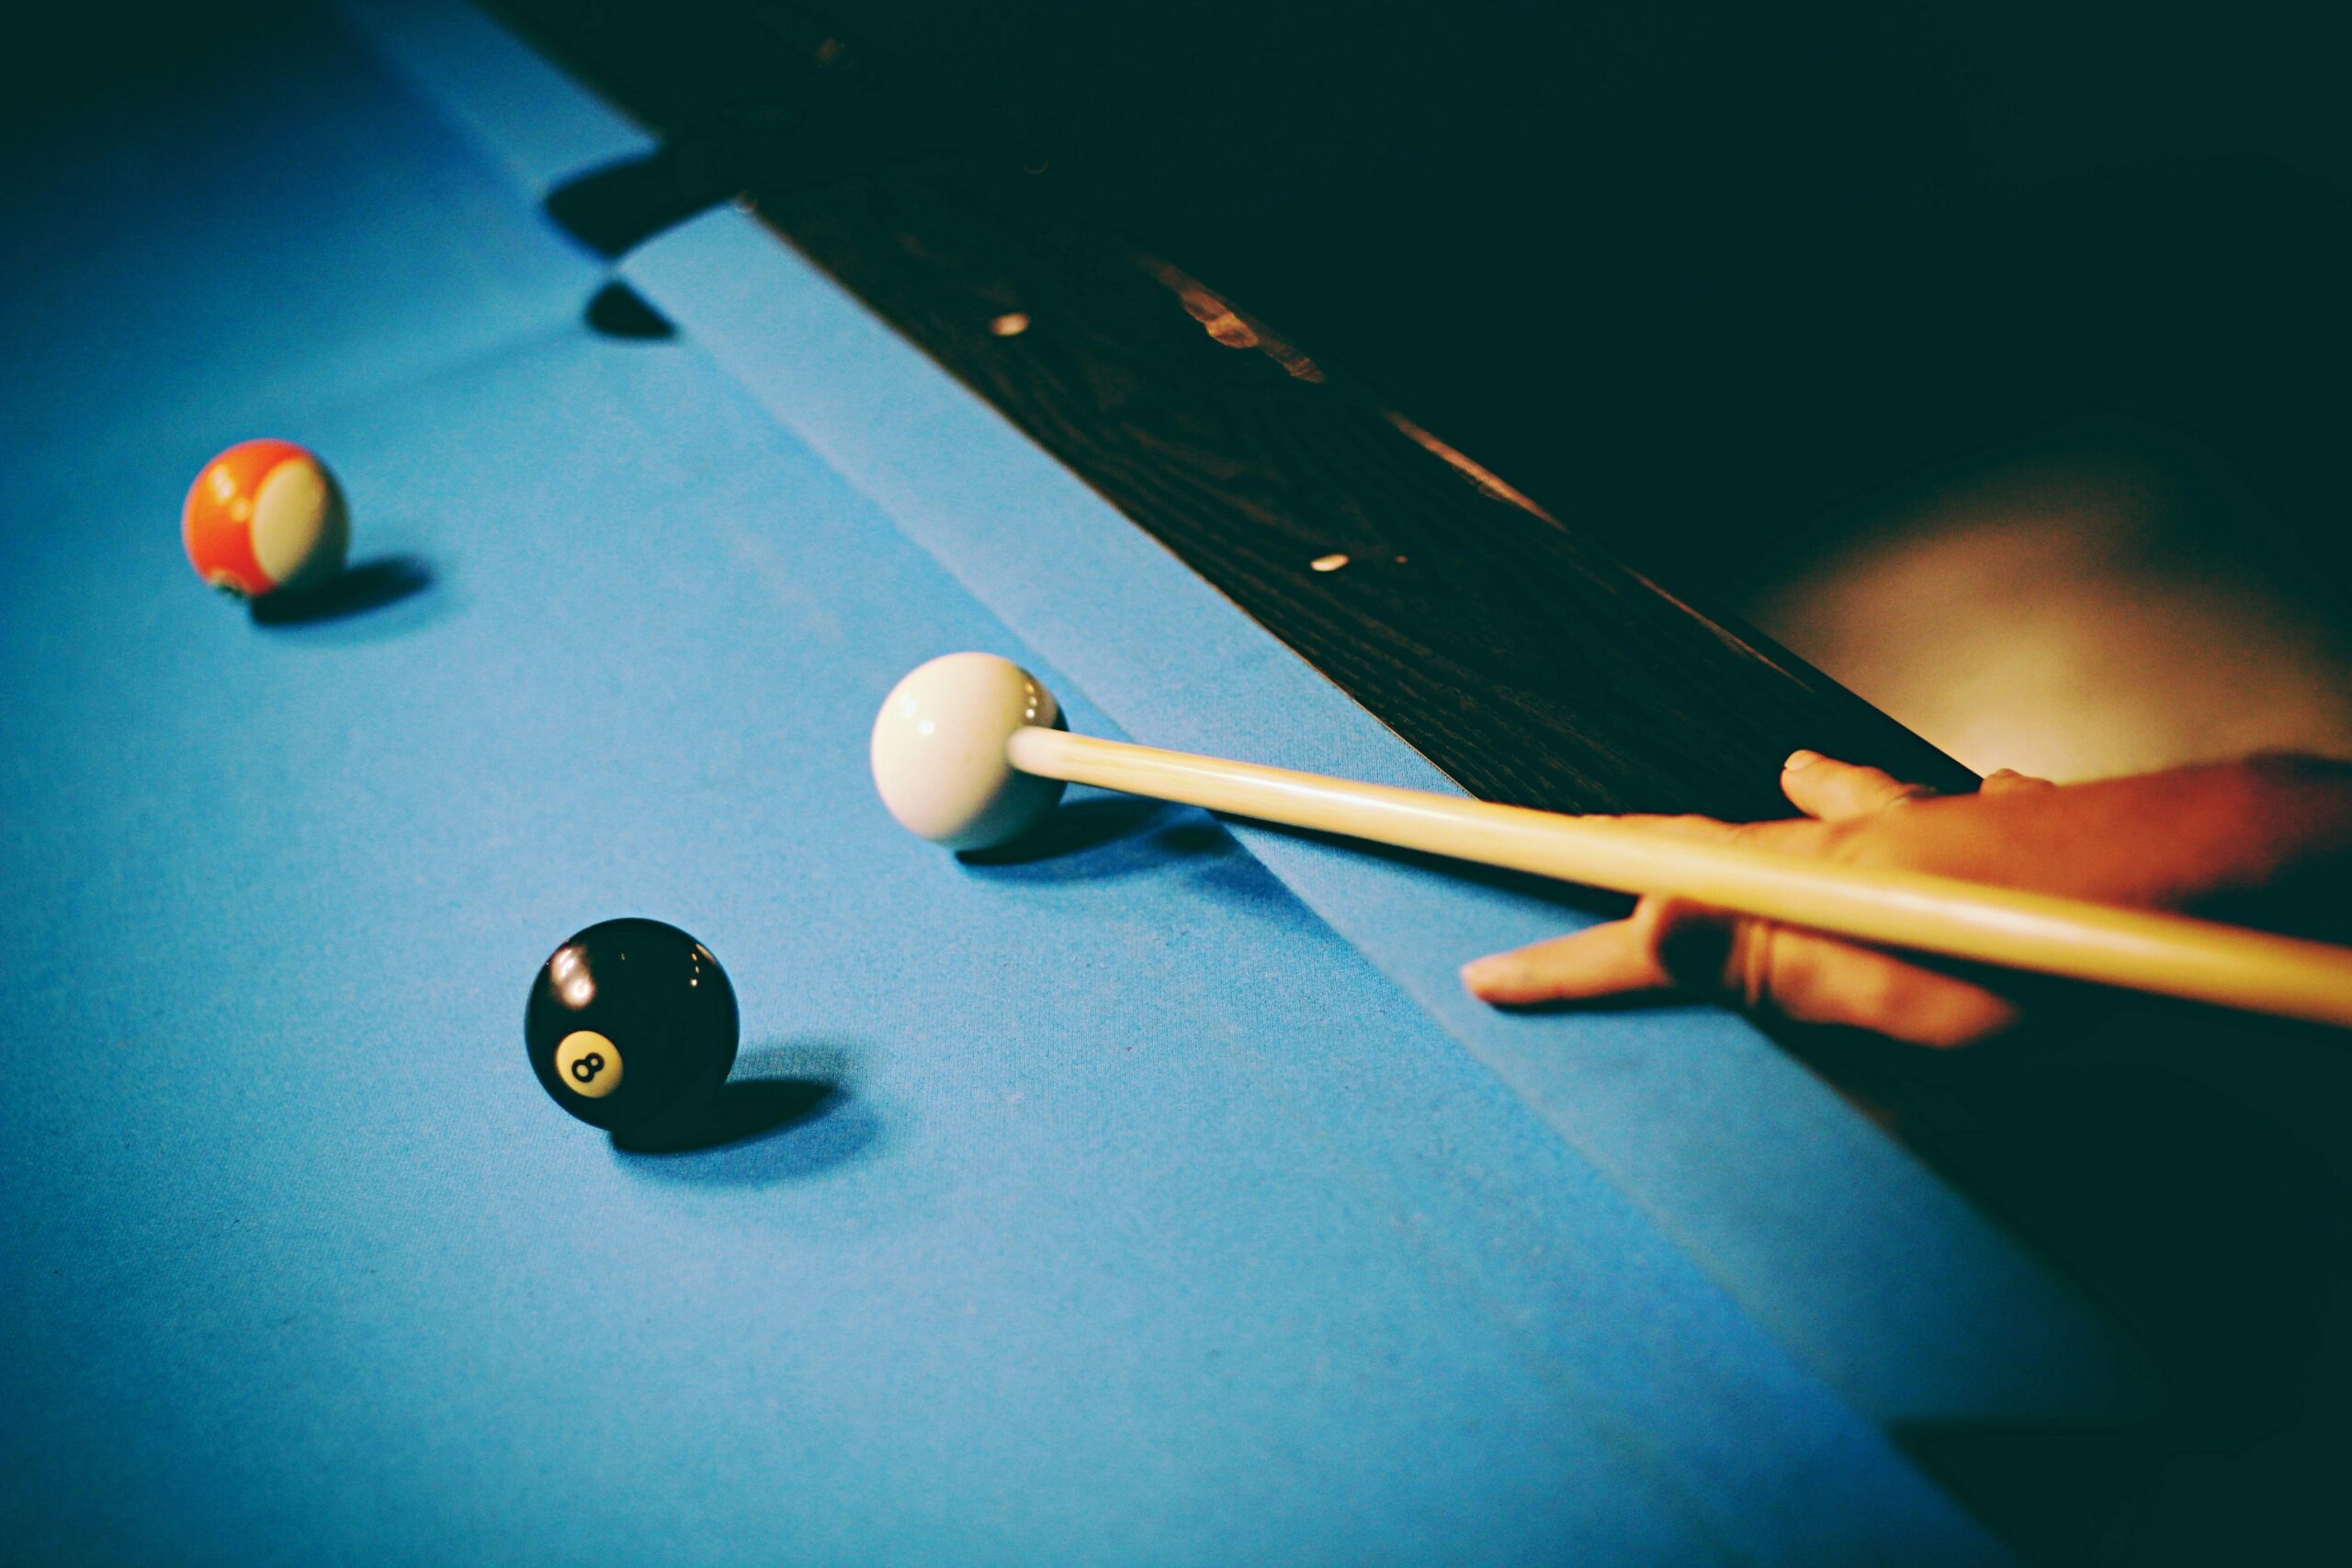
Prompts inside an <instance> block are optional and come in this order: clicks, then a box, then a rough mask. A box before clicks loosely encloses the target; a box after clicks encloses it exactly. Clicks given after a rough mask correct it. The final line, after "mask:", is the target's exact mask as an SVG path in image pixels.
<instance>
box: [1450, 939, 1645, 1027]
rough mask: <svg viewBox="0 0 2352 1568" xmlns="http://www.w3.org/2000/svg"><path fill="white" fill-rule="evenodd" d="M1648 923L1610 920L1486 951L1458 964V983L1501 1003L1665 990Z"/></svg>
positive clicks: (1586, 999) (1563, 999) (1585, 997)
mask: <svg viewBox="0 0 2352 1568" xmlns="http://www.w3.org/2000/svg"><path fill="white" fill-rule="evenodd" d="M1654 923H1655V922H1653V921H1650V920H1645V919H1642V918H1640V917H1639V916H1636V917H1635V918H1634V919H1623V920H1611V922H1609V923H1608V924H1607V925H1601V926H1593V927H1590V928H1589V929H1588V930H1585V931H1576V932H1573V933H1571V934H1569V935H1567V936H1561V937H1554V938H1552V939H1551V940H1550V941H1549V942H1535V943H1532V944H1531V945H1529V946H1527V947H1521V948H1514V949H1512V950H1511V951H1510V952H1509V953H1492V954H1489V955H1488V956H1487V957H1485V958H1481V959H1478V960H1476V962H1474V963H1470V964H1464V965H1463V966H1462V983H1463V985H1464V987H1468V989H1469V992H1470V994H1471V995H1472V996H1474V997H1476V998H1478V999H1479V1000H1480V1001H1486V1002H1496V1003H1499V1004H1501V1005H1503V1006H1507V1007H1510V1006H1525V1005H1526V1004H1528V1003H1531V1002H1566V1001H1589V1000H1590V999H1591V998H1595V997H1614V996H1623V995H1625V994H1627V993H1629V992H1636V991H1658V990H1665V989H1668V988H1669V987H1672V986H1673V984H1674V979H1673V976H1670V975H1668V973H1667V971H1666V968H1665V965H1664V964H1661V963H1660V962H1659V961H1658V953H1657V941H1656V933H1655V932H1654V931H1653V930H1652V929H1651V928H1652V926H1653V925H1654Z"/></svg>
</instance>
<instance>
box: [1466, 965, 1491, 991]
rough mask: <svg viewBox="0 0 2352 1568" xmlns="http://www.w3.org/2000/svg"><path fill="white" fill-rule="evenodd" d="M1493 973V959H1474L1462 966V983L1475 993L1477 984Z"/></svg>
mask: <svg viewBox="0 0 2352 1568" xmlns="http://www.w3.org/2000/svg"><path fill="white" fill-rule="evenodd" d="M1494 972H1495V961H1494V960H1493V959H1491V958H1474V959H1472V960H1471V961H1470V962H1469V963H1467V964H1464V965H1463V966H1462V983H1463V984H1464V986H1467V987H1470V989H1472V990H1474V991H1475V990H1476V989H1477V988H1478V982H1479V981H1480V980H1482V979H1484V978H1486V977H1487V976H1489V975H1491V974H1493V973H1494Z"/></svg>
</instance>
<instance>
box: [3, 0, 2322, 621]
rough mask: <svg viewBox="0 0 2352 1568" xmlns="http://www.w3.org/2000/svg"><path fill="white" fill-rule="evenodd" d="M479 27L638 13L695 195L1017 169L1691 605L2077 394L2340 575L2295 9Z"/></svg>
mask: <svg viewBox="0 0 2352 1568" xmlns="http://www.w3.org/2000/svg"><path fill="white" fill-rule="evenodd" d="M281 9H283V7H281V6H272V5H266V4H252V3H243V4H231V5H219V6H196V7H178V8H166V7H154V6H128V7H125V6H96V7H89V8H76V9H74V10H72V11H70V12H63V13H52V14H51V15H49V16H47V17H33V18H30V19H28V20H26V21H24V22H22V23H20V24H19V27H18V28H17V38H16V39H15V42H16V48H15V50H14V51H13V53H12V55H11V58H10V62H9V63H8V65H7V66H6V71H7V73H8V76H9V91H8V93H7V107H6V110H5V113H6V118H7V121H8V123H9V124H10V125H11V126H12V127H13V128H15V129H17V130H22V129H23V128H24V127H25V126H26V125H28V124H38V123H39V122H40V121H42V120H44V119H52V118H55V117H56V116H58V115H59V114H61V113H72V112H74V110H75V109H76V108H77V107H85V106H86V105H87V104H89V102H90V101H91V100H93V99H94V98H101V99H102V98H103V97H104V96H107V95H108V94H111V93H118V92H123V91H136V90H138V85H139V83H140V81H141V77H142V75H143V74H146V73H153V72H157V71H171V70H178V69H187V68H189V66H190V64H191V63H192V62H195V61H197V60H200V59H203V58H205V57H207V56H208V55H209V54H212V53H215V52H218V53H219V56H220V58H221V59H222V60H224V61H232V60H233V54H234V51H233V47H232V44H233V38H234V35H235V32H236V29H237V28H239V27H241V26H253V25H261V26H266V25H269V19H270V17H272V15H273V14H274V13H276V12H277V11H279V10H281ZM510 9H512V10H514V11H518V12H520V13H523V14H525V15H526V17H530V18H532V19H534V20H537V21H539V22H541V23H543V24H547V26H548V27H549V28H552V29H553V30H555V31H559V32H560V31H565V30H571V31H574V32H577V33H579V34H580V35H581V36H593V35H594V32H595V31H596V30H597V28H599V27H600V26H604V25H606V24H607V23H608V22H609V23H611V24H613V25H622V24H625V23H626V22H627V21H628V20H629V19H630V18H632V17H644V16H658V17H662V18H665V19H667V18H674V23H673V25H671V26H670V31H671V33H672V35H673V36H674V37H675V38H676V39H678V40H679V41H678V45H677V47H678V48H679V49H681V50H696V51H703V52H702V54H701V55H700V56H699V57H698V58H697V59H696V60H695V62H693V63H694V67H695V72H696V73H698V79H699V80H701V81H703V82H704V83H705V84H707V89H706V90H705V91H702V92H700V93H695V94H681V93H679V92H678V91H676V90H675V88H674V87H673V86H672V85H670V84H672V83H674V82H675V81H676V80H677V79H678V73H677V70H676V64H677V62H673V61H663V60H659V59H653V58H650V57H649V58H646V59H645V61H644V69H643V74H644V79H645V80H644V84H643V86H644V90H643V91H638V92H628V93H626V94H625V96H627V97H628V101H629V102H630V105H631V107H633V108H635V109H637V110H638V111H639V112H640V113H642V112H645V111H646V110H647V109H648V107H650V108H651V110H652V112H653V115H654V117H655V118H658V119H659V120H660V121H661V122H662V129H664V130H668V131H670V132H672V133H673V135H681V136H684V138H686V139H688V140H690V141H699V142H701V143H703V144H705V145H707V146H708V147H710V148H712V149H713V150H714V151H713V152H712V158H711V163H712V164H714V165H716V166H717V167H718V170H719V172H718V173H716V174H714V175H712V177H713V178H715V179H717V180H718V182H719V183H722V184H723V183H725V182H726V180H727V178H728V175H726V173H725V172H724V169H725V166H726V165H728V164H745V163H750V162H759V163H763V164H766V165H768V166H770V167H774V166H775V165H776V164H779V163H786V164H793V165H795V166H797V167H798V168H800V169H803V170H805V171H806V172H807V174H808V175H809V177H811V178H819V179H821V178H825V177H829V176H831V175H834V174H837V173H839V172H840V171H842V169H844V168H846V167H854V166H855V165H857V164H860V163H867V164H871V163H873V162H888V161H890V160H893V159H910V158H930V159H934V160H944V161H948V162H952V163H956V164H962V165H967V166H971V167H978V168H982V169H986V168H990V167H993V168H998V169H1003V170H1011V169H1013V168H1016V167H1025V168H1027V169H1031V170H1035V171H1039V172H1038V173H1036V174H1035V175H1032V176H1030V177H1032V178H1034V179H1035V180H1036V181H1038V182H1039V183H1040V184H1041V186H1046V187H1050V190H1051V196H1050V200H1051V201H1052V203H1053V204H1054V207H1055V209H1056V211H1057V212H1058V213H1061V214H1065V215H1067V214H1069V213H1073V212H1080V213H1084V214H1086V215H1087V218H1088V220H1090V221H1091V222H1092V223H1094V224H1097V225H1099V226H1100V227H1102V228H1103V229H1106V230H1110V231H1117V232H1119V233H1122V234H1124V235H1126V236H1130V237H1132V239H1133V240H1134V241H1135V243H1136V244H1137V245H1138V246H1139V247H1141V248H1142V249H1145V250H1147V251H1148V252H1150V253H1152V254H1156V255H1159V256H1164V257H1167V258H1169V259H1170V260H1172V261H1174V262H1176V263H1177V264H1178V265H1182V267H1184V268H1185V269H1186V270H1187V271H1188V272H1189V273H1191V274H1192V275H1193V276H1195V277H1198V278H1200V279H1202V280H1204V282H1206V283H1207V284H1208V285H1210V286H1211V287H1212V288H1216V289H1219V290H1220V291H1222V292H1223V293H1225V294H1226V295H1227V297H1228V298H1230V299H1234V300H1236V301H1237V302H1238V303H1239V304H1241V305H1242V306H1243V307H1244V308H1245V309H1247V310H1250V311H1251V312H1253V313H1254V314H1255V315H1256V316H1258V317H1261V318H1263V319H1264V320H1265V321H1270V322H1272V323H1273V324H1274V325H1275V326H1276V327H1278V328H1280V329H1281V330H1282V331H1283V333H1286V334H1287V335H1288V336H1290V337H1291V338H1293V339H1295V341H1297V342H1299V343H1301V344H1304V345H1306V347H1307V348H1308V349H1309V350H1310V351H1311V352H1312V353H1314V354H1315V355H1317V357H1318V358H1319V359H1320V360H1322V361H1323V362H1325V363H1327V364H1331V365H1335V366H1339V367H1344V368H1345V369H1346V370H1347V371H1348V372H1350V373H1351V374H1352V375H1353V376H1355V377H1357V378H1360V379H1362V380H1363V382H1365V383H1367V384H1369V385H1371V386H1373V387H1374V388H1376V389H1379V390H1380V392H1381V393H1382V394H1383V395H1384V396H1385V397H1386V398H1387V399H1389V400H1391V401H1392V402H1393V403H1394V404H1395V405H1396V406H1397V407H1399V408H1402V409H1404V410H1405V411H1407V412H1409V413H1410V414H1411V415H1412V416H1413V417H1414V418H1415V419H1416V420H1417V421H1419V423H1421V424H1422V425H1424V426H1426V427H1428V428H1430V429H1431V430H1433V431H1435V432H1436V433H1437V434H1440V435H1442V436H1443V437H1444V438H1445V439H1446V440H1448V441H1449V442H1451V443H1452V444H1453V445H1454V446H1458V447H1460V448H1462V449H1464V450H1465V451H1466V452H1468V453H1469V454H1470V455H1472V456H1473V457H1476V458H1477V459H1478V460H1479V461H1480V462H1482V463H1484V464H1486V465H1487V467H1488V468H1492V469H1494V470H1496V471H1498V472H1499V473H1500V474H1501V475H1503V476H1504V477H1505V478H1506V479H1509V480H1510V482H1511V483H1513V484H1514V485H1516V486H1517V487H1518V488H1519V489H1521V490H1522V491H1527V492H1529V493H1530V494H1532V495H1533V496H1534V497H1535V498H1536V499H1537V500H1539V501H1541V502H1544V504H1545V505H1546V506H1548V507H1549V508H1550V509H1552V510H1553V511H1555V513H1561V514H1562V515H1564V516H1570V517H1572V518H1573V519H1574V520H1575V521H1576V523H1577V525H1579V526H1581V527H1583V528H1587V529H1590V530H1594V531H1596V532H1598V533H1599V534H1600V535H1602V536H1606V537H1607V538H1609V539H1611V541H1613V542H1615V543H1616V544H1617V545H1618V546H1619V547H1620V548H1621V549H1622V550H1623V552H1624V553H1625V555H1626V556H1627V557H1628V558H1631V559H1632V560H1634V562H1635V564H1637V565H1642V566H1645V567H1648V568H1651V569H1653V570H1658V571H1660V572H1662V573H1663V575H1665V576H1666V577H1667V578H1668V580H1669V581H1673V582H1675V583H1677V584H1678V585H1679V586H1681V587H1683V588H1685V589H1687V590H1689V591H1691V592H1701V593H1704V592H1708V591H1709V590H1710V588H1711V586H1712V585H1713V584H1715V583H1717V582H1719V581H1721V580H1722V579H1723V578H1724V576H1725V575H1726V574H1728V573H1731V572H1734V571H1736V570H1739V569H1741V568H1742V567H1743V566H1745V565H1747V564H1748V563H1749V562H1751V561H1752V560H1754V559H1755V558H1757V556H1758V554H1759V553H1761V552H1765V551H1769V550H1770V548H1771V547H1773V545H1774V544H1775V542H1776V541H1778V540H1780V539H1781V538H1784V537H1785V536H1788V535H1790V534H1791V533H1792V532H1793V531H1795V530H1797V529H1798V528H1800V527H1802V526H1803V525H1804V523H1805V522H1806V521H1807V520H1808V519H1810V518H1812V517H1814V516H1816V515H1818V514H1819V513H1821V512H1822V511H1823V510H1825V509H1826V508H1828V507H1830V506H1833V505H1835V504H1837V503H1838V502H1843V501H1846V500H1848V499H1849V498H1851V497H1853V496H1855V495H1857V494H1861V493H1866V492H1868V491H1872V490H1873V489H1875V488H1877V487H1880V486H1883V485H1885V484H1888V483H1890V482H1892V481H1894V480H1895V479H1899V478H1900V477H1902V476H1903V475H1905V474H1906V473H1909V472H1911V471H1914V470H1916V469H1917V468H1919V467H1920V466H1922V465H1923V464H1927V463H1931V462H1936V461H1941V460H1946V459H1949V458H1951V457H1953V456H1956V455H1960V454H1964V453H1967V452H1969V451H1972V450H1975V449H1979V448H1982V447H1984V446H1987V445H1989V444H1992V443H1996V442H1999V441H2004V440H2007V439H2011V438H2013V437H2015V436H2017V435H2018V434H2024V433H2028V432H2030V431H2033V430H2035V429H2038V428H2041V427H2044V426H2046V425H2048V424H2050V423H2052V422H2053V421H2055V420H2058V419H2060V418H2063V417H2064V416H2066V415H2067V414H2069V413H2070V412H2075V411H2077V410H2080V409H2082V408H2085V407H2086V406H2087V407H2098V408H2111V409H2120V410H2122V411H2125V412H2130V413H2131V414H2134V415H2141V416H2145V417H2146V418H2148V419H2150V420H2153V421H2154V422H2155V423H2161V424H2169V425H2175V426H2179V427H2182V428H2184V429H2187V430H2188V431H2190V432H2192V433H2193V434H2195V435H2196V436H2197V437H2198V438H2199V440H2201V441H2203V442H2205V443H2208V444H2210V445H2211V446H2213V447H2214V448H2216V449H2218V450H2219V451H2220V452H2221V453H2222V454H2223V455H2224V457H2226V458H2227V459H2228V460H2230V461H2232V462H2233V463H2235V464H2237V465H2238V466H2239V467H2240V468H2243V469H2244V470H2245V472H2246V473H2247V474H2248V476H2249V477H2250V479H2252V481H2253V482H2254V484H2255V485H2256V489H2257V490H2258V491H2260V492H2261V493H2262V494H2263V495H2264V496H2265V497H2266V498H2267V500H2268V501H2269V502H2271V503H2272V504H2274V505H2275V506H2276V507H2277V508H2278V510H2279V511H2280V512H2281V513H2283V514H2284V515H2286V516H2287V517H2288V518H2290V520H2292V521H2294V522H2295V523H2296V524H2297V525H2299V526H2300V527H2301V530H2302V531H2303V532H2304V533H2305V534H2306V535H2307V536H2309V538H2310V541H2311V543H2312V545H2313V547H2314V548H2316V549H2317V550H2319V551H2320V552H2321V554H2322V555H2323V556H2324V558H2325V559H2326V562H2327V564H2328V566H2329V567H2330V569H2331V570H2334V571H2335V573H2336V575H2337V576H2338V578H2339V579H2340V580H2345V581H2352V557H2347V554H2346V550H2347V546H2346V543H2345V540H2346V537H2347V536H2352V529H2347V528H2346V527H2344V526H2343V525H2342V523H2341V519H2342V517H2343V515H2344V513H2345V510H2346V508H2345V506H2344V500H2345V497H2344V487H2343V486H2342V483H2341V481H2340V480H2339V479H2337V477H2336V473H2335V469H2336V467H2337V465H2336V464H2335V460H2334V450H2335V442H2336V434H2335V433H2336V432H2338V431H2340V430H2342V429H2343V428H2344V427H2345V423H2346V416H2347V415H2348V414H2352V407H2347V399H2346V392H2345V382H2346V377H2345V373H2344V367H2345V365H2346V360H2347V357H2352V312H2348V311H2347V307H2346V303H2345V293H2346V290H2345V285H2344V280H2345V279H2346V277H2352V215H2347V211H2346V191H2347V189H2352V180H2348V179H2347V173H2346V171H2347V160H2346V145H2347V143H2346V112H2345V107H2344V94H2343V91H2342V77H2343V71H2344V65H2345V62H2346V59H2347V55H2346V47H2345V46H2346V41H2347V38H2352V32H2348V31H2347V28H2346V25H2345V24H2344V22H2343V21H2342V19H2341V17H2340V13H2338V12H2337V11H2336V10H2335V8H2333V7H2325V6H2307V5H2282V4H2263V5H2255V6H2230V7H2220V6H2201V7H2178V8H2174V9H2171V10H2166V9H2163V8H2157V7H2149V6H2133V5H2125V4H2098V5H2089V6H2044V5H2033V4H2022V3H2016V0H2001V3H1996V4H1971V5H1945V6H1918V7H1912V6H1881V5H1870V4H1860V3H1841V4H1833V5H1812V6H1798V7H1789V8H1783V7H1757V6H1730V5H1710V6H1688V5H1642V4H1627V3H1622V0H1611V3H1608V4H1599V5H1574V6H1526V5H1520V4H1507V3H1498V0H1468V3H1457V4H1450V5H1446V6H1379V5H1349V4H1340V3H1336V0H1292V3H1288V4H1279V5H1275V4H1246V3H1242V0H1198V3H1194V4H1191V5H1187V6H1127V5H1103V4H1081V3H1079V0H1001V3H996V4H987V5H982V4H975V3H971V0H832V3H830V4H826V5H822V6H804V5H776V4H763V3H761V0H684V3H682V4H681V3H673V4H662V5H659V6H655V5H651V4H650V3H649V0H552V3H546V4H542V3H537V0H532V3H526V4H520V5H517V6H513V7H510ZM640 36H641V34H640ZM718 37H724V38H729V39H734V40H736V41H735V42H734V43H732V44H730V45H729V46H727V47H723V48H719V49H717V50H713V49H712V48H711V47H710V40H711V39H713V38H718ZM824 37H838V38H840V39H843V40H846V41H847V43H848V44H849V45H850V46H851V47H852V48H853V49H854V51H855V60H854V64H855V67H856V69H854V70H853V71H849V72H844V73H838V74H839V75H840V76H842V78H844V79H854V81H856V82H857V84H858V86H857V88H856V90H855V91H854V92H853V93H851V94H848V95H846V96H849V97H850V98H851V99H852V100H853V101H854V102H855V103H856V104H857V105H858V106H860V109H861V112H860V113H859V114H857V115H855V116H852V117H844V116H843V115H842V113H841V112H840V110H839V107H838V106H836V105H830V104H828V103H827V102H826V101H825V99H826V93H827V85H824V84H812V83H811V82H810V81H809V78H808V73H807V72H806V71H805V70H804V69H801V66H802V63H803V61H802V60H801V59H800V58H797V57H800V56H804V55H805V52H806V48H807V46H808V44H809V41H810V40H811V39H820V38H824ZM632 47H633V48H636V47H641V46H639V45H633V46H632ZM607 63H609V62H607ZM256 90H261V89H260V87H259V85H257V88H256ZM845 118H847V119H848V120H849V122H850V124H849V129H846V130H844V129H843V128H842V127H843V122H844V119H845Z"/></svg>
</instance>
